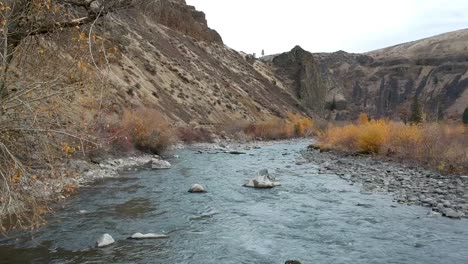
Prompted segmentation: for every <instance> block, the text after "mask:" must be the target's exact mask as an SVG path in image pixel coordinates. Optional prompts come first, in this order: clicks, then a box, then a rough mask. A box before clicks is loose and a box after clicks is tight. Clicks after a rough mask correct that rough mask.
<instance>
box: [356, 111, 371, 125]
mask: <svg viewBox="0 0 468 264" xmlns="http://www.w3.org/2000/svg"><path fill="white" fill-rule="evenodd" d="M367 123H369V116H367V114H366V113H361V114H360V115H359V118H358V124H367Z"/></svg>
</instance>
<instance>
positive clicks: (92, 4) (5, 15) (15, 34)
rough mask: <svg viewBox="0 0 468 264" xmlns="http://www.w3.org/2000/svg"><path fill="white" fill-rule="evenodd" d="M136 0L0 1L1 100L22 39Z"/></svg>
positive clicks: (80, 22) (93, 17) (84, 20)
mask: <svg viewBox="0 0 468 264" xmlns="http://www.w3.org/2000/svg"><path fill="white" fill-rule="evenodd" d="M134 3H135V0H3V1H0V26H1V28H0V35H1V38H0V56H1V57H0V67H1V68H0V99H3V98H4V97H5V96H6V95H7V87H6V83H7V78H8V70H9V67H10V65H11V62H12V60H13V58H14V56H15V54H16V53H17V51H18V49H19V47H20V46H21V43H22V41H23V40H24V39H26V38H28V37H30V36H35V35H42V34H47V33H52V32H54V31H56V30H63V29H64V28H70V27H76V26H80V25H85V24H89V23H92V22H93V21H95V20H97V19H98V18H100V17H102V16H105V15H106V14H108V13H110V12H116V11H118V10H120V9H125V8H129V7H131V6H133V5H134Z"/></svg>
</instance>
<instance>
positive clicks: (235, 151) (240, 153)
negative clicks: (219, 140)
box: [228, 150, 247, 155]
mask: <svg viewBox="0 0 468 264" xmlns="http://www.w3.org/2000/svg"><path fill="white" fill-rule="evenodd" d="M228 153H229V154H232V155H245V154H247V153H245V152H242V151H237V150H232V151H229V152H228Z"/></svg>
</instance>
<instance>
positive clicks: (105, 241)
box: [96, 234, 115, 248]
mask: <svg viewBox="0 0 468 264" xmlns="http://www.w3.org/2000/svg"><path fill="white" fill-rule="evenodd" d="M114 243H115V240H114V238H113V237H112V236H111V235H109V234H104V235H102V236H101V237H99V238H98V240H97V241H96V247H98V248H100V247H107V246H109V245H112V244H114Z"/></svg>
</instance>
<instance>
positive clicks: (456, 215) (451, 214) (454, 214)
mask: <svg viewBox="0 0 468 264" xmlns="http://www.w3.org/2000/svg"><path fill="white" fill-rule="evenodd" d="M442 214H443V215H444V216H446V217H448V218H456V219H460V218H462V217H463V213H461V212H457V211H455V210H453V209H450V208H447V209H444V210H442Z"/></svg>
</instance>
